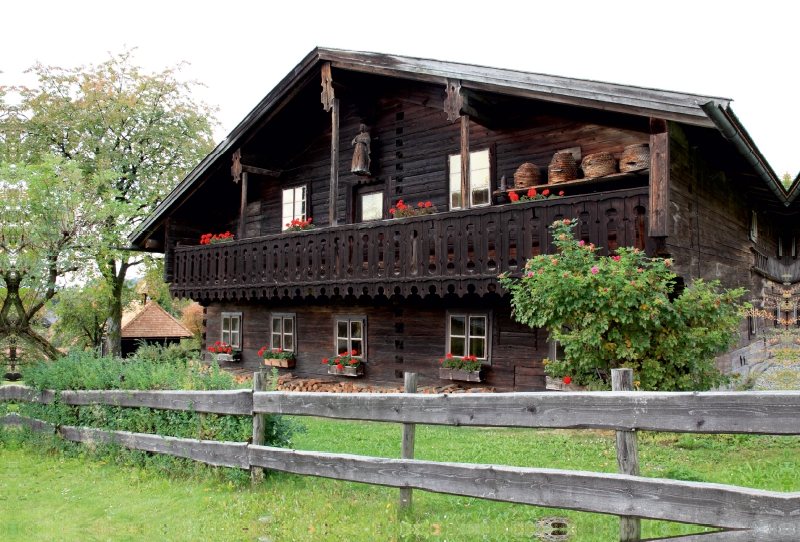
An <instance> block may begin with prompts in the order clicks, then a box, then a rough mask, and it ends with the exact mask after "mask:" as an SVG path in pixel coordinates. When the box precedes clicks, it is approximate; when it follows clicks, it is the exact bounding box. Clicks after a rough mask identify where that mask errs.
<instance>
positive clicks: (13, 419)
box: [0, 412, 56, 435]
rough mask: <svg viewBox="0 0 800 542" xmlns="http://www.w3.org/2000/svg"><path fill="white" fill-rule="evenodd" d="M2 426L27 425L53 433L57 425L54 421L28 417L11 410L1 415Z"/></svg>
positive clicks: (36, 430)
mask: <svg viewBox="0 0 800 542" xmlns="http://www.w3.org/2000/svg"><path fill="white" fill-rule="evenodd" d="M0 427H27V428H28V429H30V430H31V431H35V432H37V433H49V434H51V435H52V434H54V433H55V432H56V426H55V425H53V424H52V423H48V422H43V421H42V420H36V419H33V418H26V417H25V416H20V415H18V414H17V413H16V412H11V413H9V414H6V415H5V416H2V417H0Z"/></svg>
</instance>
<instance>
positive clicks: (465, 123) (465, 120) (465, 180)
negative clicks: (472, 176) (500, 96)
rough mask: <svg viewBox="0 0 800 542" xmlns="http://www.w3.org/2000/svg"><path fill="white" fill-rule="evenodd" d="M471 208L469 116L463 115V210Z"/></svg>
mask: <svg viewBox="0 0 800 542" xmlns="http://www.w3.org/2000/svg"><path fill="white" fill-rule="evenodd" d="M469 207H470V197H469V115H461V208H462V209H469Z"/></svg>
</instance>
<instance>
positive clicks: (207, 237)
mask: <svg viewBox="0 0 800 542" xmlns="http://www.w3.org/2000/svg"><path fill="white" fill-rule="evenodd" d="M228 241H233V234H232V233H231V232H229V231H226V232H225V233H206V234H204V235H201V236H200V244H201V245H214V244H217V243H227V242H228Z"/></svg>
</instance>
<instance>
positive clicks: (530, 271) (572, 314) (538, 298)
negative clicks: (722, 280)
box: [501, 220, 747, 391]
mask: <svg viewBox="0 0 800 542" xmlns="http://www.w3.org/2000/svg"><path fill="white" fill-rule="evenodd" d="M575 225H576V223H575V222H574V221H571V220H563V221H556V222H555V223H554V224H553V225H552V226H551V230H552V234H553V237H554V243H555V245H556V247H557V248H558V254H554V255H540V256H537V257H535V258H533V259H531V260H528V262H527V263H526V264H525V268H524V272H523V274H522V277H521V278H512V277H503V276H502V275H501V283H502V284H503V286H504V287H505V288H506V289H507V290H509V291H510V292H511V295H512V300H511V304H512V307H513V310H514V317H515V318H516V320H517V321H519V322H522V323H525V324H528V325H529V326H531V327H543V328H545V329H547V330H548V331H550V333H551V337H552V338H554V339H556V340H558V341H559V343H560V344H561V345H562V346H563V348H564V352H565V356H564V359H559V360H553V361H548V363H547V372H548V373H549V374H550V375H551V376H561V377H563V376H571V378H572V379H573V380H575V381H576V382H578V383H581V384H589V383H591V382H592V381H596V380H598V377H597V373H596V371H595V368H596V367H597V368H601V369H606V370H609V369H611V368H616V367H630V368H632V369H633V370H634V373H635V375H636V376H635V379H636V380H637V381H638V383H637V387H638V388H639V389H644V390H665V391H667V390H707V389H709V388H711V387H713V386H718V385H720V384H723V383H726V382H727V378H726V377H725V376H723V375H721V374H720V372H719V370H718V369H717V366H716V364H715V363H714V356H715V355H716V354H718V353H720V352H724V351H725V350H727V349H728V348H729V347H730V346H731V345H732V344H733V343H734V342H735V341H736V334H737V330H738V325H739V319H740V307H739V306H738V305H737V304H736V301H737V300H738V299H739V298H740V297H741V296H742V295H743V294H744V292H745V289H744V288H738V289H735V290H721V289H720V287H719V282H718V281H713V282H709V283H706V282H704V281H702V280H697V281H695V282H694V283H693V284H692V285H691V286H690V287H687V288H685V289H684V290H683V291H682V292H680V294H679V295H677V296H675V295H674V291H673V289H674V285H675V274H674V273H672V272H671V271H670V269H669V268H670V266H671V265H672V262H671V261H670V260H665V259H659V258H647V257H646V255H645V254H644V253H643V252H642V251H640V250H637V249H635V248H634V249H631V248H621V249H618V250H617V253H616V254H614V255H611V256H604V257H603V256H598V255H597V251H596V249H595V247H594V246H593V245H591V244H586V243H585V242H583V241H578V240H577V239H575V238H574V236H573V232H572V229H573V228H574V227H575ZM720 290H721V291H720ZM745 306H747V305H745Z"/></svg>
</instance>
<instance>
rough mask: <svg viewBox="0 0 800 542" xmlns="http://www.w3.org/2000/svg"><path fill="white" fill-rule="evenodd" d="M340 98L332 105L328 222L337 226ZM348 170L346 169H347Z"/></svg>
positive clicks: (334, 100) (335, 99)
mask: <svg viewBox="0 0 800 542" xmlns="http://www.w3.org/2000/svg"><path fill="white" fill-rule="evenodd" d="M339 117H340V113H339V99H338V98H334V99H333V103H332V106H331V178H330V186H329V195H328V224H330V225H331V226H336V223H337V218H336V217H337V213H336V205H337V202H338V200H339V145H340V141H339V139H340V137H339ZM345 171H346V170H345Z"/></svg>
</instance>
